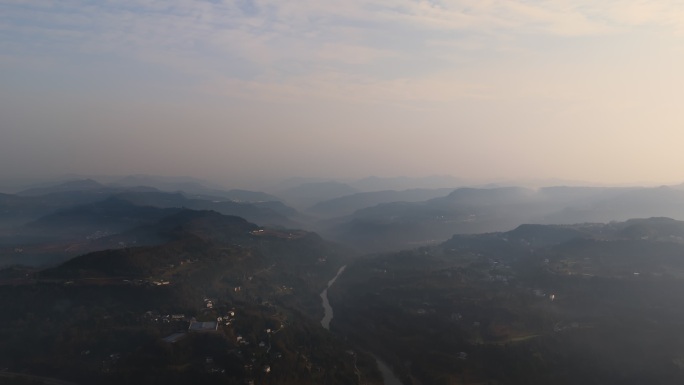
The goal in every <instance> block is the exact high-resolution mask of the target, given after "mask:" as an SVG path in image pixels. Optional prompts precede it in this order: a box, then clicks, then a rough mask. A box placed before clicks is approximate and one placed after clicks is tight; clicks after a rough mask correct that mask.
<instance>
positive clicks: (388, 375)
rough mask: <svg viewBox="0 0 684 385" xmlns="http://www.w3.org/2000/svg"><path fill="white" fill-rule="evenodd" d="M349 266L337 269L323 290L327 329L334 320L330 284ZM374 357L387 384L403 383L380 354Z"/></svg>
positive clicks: (324, 318) (323, 323) (324, 316)
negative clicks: (329, 297)
mask: <svg viewBox="0 0 684 385" xmlns="http://www.w3.org/2000/svg"><path fill="white" fill-rule="evenodd" d="M346 268H347V265H344V266H342V267H340V269H339V270H338V271H337V274H336V275H335V277H334V278H333V279H331V280H330V281H328V287H326V288H325V290H323V291H322V292H321V299H322V300H323V311H324V315H323V319H322V320H321V325H323V327H324V328H326V329H327V330H330V321H332V318H333V309H332V306H330V301H328V289H329V288H330V286H332V285H333V284H334V283H335V281H336V280H337V278H338V277H339V276H340V275H342V273H344V269H346ZM373 357H375V360H376V361H377V362H378V369H379V370H380V374H382V380H383V381H384V383H385V385H403V384H402V383H401V381H399V379H398V378H397V376H396V375H394V372H392V369H390V367H389V366H387V364H386V363H385V362H384V361H382V360H381V359H380V358H378V356H376V355H375V354H373Z"/></svg>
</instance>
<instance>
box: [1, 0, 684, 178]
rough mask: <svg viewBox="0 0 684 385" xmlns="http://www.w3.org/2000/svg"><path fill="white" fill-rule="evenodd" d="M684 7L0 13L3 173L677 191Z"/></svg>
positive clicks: (157, 6) (583, 3)
mask: <svg viewBox="0 0 684 385" xmlns="http://www.w3.org/2000/svg"><path fill="white" fill-rule="evenodd" d="M683 68H684V2H682V1H668V0H661V1H641V0H619V1H618V0H615V1H614V0H601V1H596V0H547V1H532V0H469V1H465V0H462V1H459V0H456V1H410V0H392V1H388V0H377V1H366V0H340V1H336V0H296V1H294V0H293V1H287V0H277V1H276V0H256V1H252V0H236V1H221V0H204V1H203V0H159V1H157V0H138V1H132V0H110V1H106V0H98V1H76V0H59V1H50V0H45V1H35V0H23V1H19V0H0V175H15V176H16V175H50V174H64V173H99V174H103V173H114V174H127V173H155V174H165V175H171V174H176V175H177V174H183V175H193V176H198V177H210V178H219V179H221V180H224V181H226V180H235V181H243V180H245V179H246V178H249V177H252V176H258V177H283V176H291V175H299V176H329V175H331V176H339V177H356V176H365V175H370V174H374V175H382V176H395V175H410V176H417V175H426V174H451V175H456V176H463V177H468V178H474V177H477V178H499V177H506V178H531V177H539V178H546V177H556V178H565V179H580V180H589V181H596V182H610V183H613V182H632V181H652V182H662V183H666V182H667V183H669V182H681V181H684V150H683V148H684V70H682V69H683Z"/></svg>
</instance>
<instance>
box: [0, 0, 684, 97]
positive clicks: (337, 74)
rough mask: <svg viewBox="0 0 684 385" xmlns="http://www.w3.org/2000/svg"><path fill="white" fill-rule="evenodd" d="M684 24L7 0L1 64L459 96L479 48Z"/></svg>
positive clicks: (519, 2)
mask: <svg viewBox="0 0 684 385" xmlns="http://www.w3.org/2000/svg"><path fill="white" fill-rule="evenodd" d="M683 20H684V5H682V4H681V3H680V2H675V1H661V2H657V3H656V2H653V1H642V0H620V1H614V0H606V1H605V2H603V1H602V2H601V3H599V4H597V2H595V1H590V0H543V1H525V0H478V1H472V0H451V1H450V0H434V1H426V0H419V1H415V0H376V1H367V0H346V1H334V2H331V1H322V0H300V1H282V0H240V1H218V0H216V1H208V0H205V1H200V0H145V1H141V0H117V1H94V0H93V1H85V0H83V1H81V0H62V1H60V2H47V1H39V0H27V1H19V0H9V1H5V2H3V3H2V4H0V47H4V51H5V52H6V53H4V54H3V60H2V61H0V66H17V65H20V64H18V63H21V61H22V58H24V59H25V60H27V61H28V60H33V61H35V57H36V56H48V57H50V58H52V61H53V62H59V61H60V60H61V61H62V63H63V65H68V64H70V63H73V61H74V60H75V59H74V57H78V55H105V56H107V55H112V56H113V57H119V58H124V59H126V60H130V61H136V60H137V61H141V62H146V63H150V64H152V65H156V66H162V67H164V68H169V69H171V70H173V71H178V72H179V73H180V74H182V75H183V76H185V77H188V78H192V79H196V80H195V81H196V82H197V84H198V86H199V87H200V88H201V89H207V87H206V84H212V83H215V84H220V83H224V82H229V83H230V82H232V83H233V84H239V85H240V87H239V88H240V89H243V90H247V94H254V93H259V92H261V93H263V95H264V96H263V97H269V96H268V95H272V94H276V95H277V94H284V95H292V94H297V93H302V92H303V93H305V94H312V95H328V96H331V97H332V96H333V95H336V94H341V95H355V94H356V95H363V96H364V98H367V99H368V100H375V99H382V98H386V99H388V100H397V99H404V100H410V99H413V98H415V97H416V95H417V96H418V97H421V98H426V99H427V100H434V99H435V98H437V99H448V100H450V99H453V98H454V97H461V95H471V96H473V97H481V95H482V89H483V87H484V86H483V85H482V84H479V85H478V84H477V82H476V81H473V82H465V83H468V85H466V86H463V87H461V86H462V85H463V84H462V83H463V82H462V81H461V80H459V82H458V84H459V86H458V87H455V88H456V89H458V90H459V91H444V90H443V88H444V87H442V85H444V84H449V82H450V81H451V80H448V79H452V78H453V76H451V75H449V73H450V71H453V70H455V69H454V67H453V66H455V65H458V63H460V62H462V61H463V58H468V57H471V55H473V52H490V51H491V50H493V49H495V50H499V51H506V50H509V51H514V50H515V49H516V47H517V46H519V45H521V44H523V43H524V42H525V41H526V39H530V38H535V37H546V38H549V39H568V38H573V37H578V36H582V37H584V36H601V35H611V34H620V33H623V32H624V31H627V30H629V29H630V28H633V27H636V26H648V27H652V28H655V29H660V30H661V31H663V33H665V34H668V33H669V34H672V33H673V32H677V31H681V30H682V25H683V24H684V23H683V22H682V21H683ZM440 76H442V77H445V79H447V81H442V82H440V81H438V80H437V81H436V80H435V79H438V78H439V77H440ZM440 83H441V84H440ZM428 85H429V86H430V87H434V91H432V92H427V91H425V88H426V87H428ZM209 88H212V87H209ZM463 90H466V91H463ZM473 90H475V91H473ZM402 95H403V96H402ZM440 95H441V96H440Z"/></svg>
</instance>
